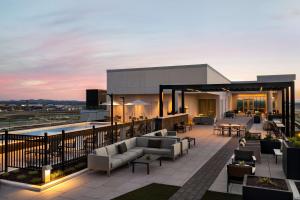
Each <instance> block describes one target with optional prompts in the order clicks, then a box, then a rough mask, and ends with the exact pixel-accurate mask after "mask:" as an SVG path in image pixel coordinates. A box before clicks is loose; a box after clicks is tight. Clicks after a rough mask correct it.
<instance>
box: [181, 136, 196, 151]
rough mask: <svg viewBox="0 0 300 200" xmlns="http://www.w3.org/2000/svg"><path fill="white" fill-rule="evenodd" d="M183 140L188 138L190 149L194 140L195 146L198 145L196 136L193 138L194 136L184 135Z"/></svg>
mask: <svg viewBox="0 0 300 200" xmlns="http://www.w3.org/2000/svg"><path fill="white" fill-rule="evenodd" d="M182 139H183V140H184V139H187V140H188V142H189V149H190V148H191V143H192V142H194V146H196V138H193V137H184V138H182Z"/></svg>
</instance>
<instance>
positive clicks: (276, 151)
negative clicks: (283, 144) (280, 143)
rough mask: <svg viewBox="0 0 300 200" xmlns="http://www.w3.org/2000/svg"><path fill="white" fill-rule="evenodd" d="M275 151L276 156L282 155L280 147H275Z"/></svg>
mask: <svg viewBox="0 0 300 200" xmlns="http://www.w3.org/2000/svg"><path fill="white" fill-rule="evenodd" d="M273 151H274V154H275V155H276V156H282V152H281V150H280V149H273Z"/></svg>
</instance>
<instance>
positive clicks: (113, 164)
mask: <svg viewBox="0 0 300 200" xmlns="http://www.w3.org/2000/svg"><path fill="white" fill-rule="evenodd" d="M110 164H111V168H112V169H115V168H117V167H120V166H122V165H124V162H123V160H122V159H119V158H111V162H110Z"/></svg>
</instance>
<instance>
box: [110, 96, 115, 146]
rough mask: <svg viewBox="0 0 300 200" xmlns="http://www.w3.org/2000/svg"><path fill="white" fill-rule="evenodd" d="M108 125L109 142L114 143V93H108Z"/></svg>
mask: <svg viewBox="0 0 300 200" xmlns="http://www.w3.org/2000/svg"><path fill="white" fill-rule="evenodd" d="M109 96H110V127H111V135H110V138H111V143H112V144H113V143H114V128H113V127H114V95H113V94H110V95H109Z"/></svg>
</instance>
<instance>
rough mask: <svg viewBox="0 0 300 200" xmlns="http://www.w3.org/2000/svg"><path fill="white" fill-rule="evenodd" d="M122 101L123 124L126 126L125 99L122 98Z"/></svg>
mask: <svg viewBox="0 0 300 200" xmlns="http://www.w3.org/2000/svg"><path fill="white" fill-rule="evenodd" d="M120 99H122V106H123V124H125V97H124V96H122V97H120Z"/></svg>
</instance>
